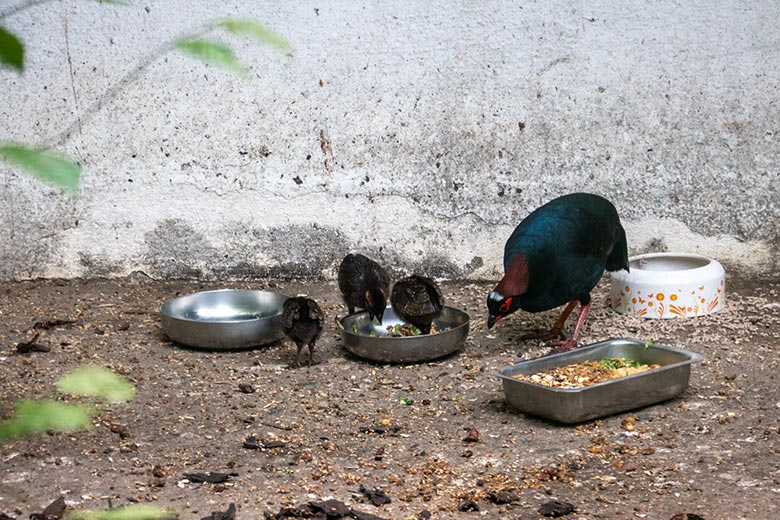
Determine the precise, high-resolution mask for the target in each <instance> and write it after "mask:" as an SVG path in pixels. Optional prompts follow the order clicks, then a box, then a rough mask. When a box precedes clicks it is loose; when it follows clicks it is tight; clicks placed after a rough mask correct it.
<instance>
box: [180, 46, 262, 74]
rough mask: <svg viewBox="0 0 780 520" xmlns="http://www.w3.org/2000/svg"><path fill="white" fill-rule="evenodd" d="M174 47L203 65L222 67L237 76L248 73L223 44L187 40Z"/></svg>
mask: <svg viewBox="0 0 780 520" xmlns="http://www.w3.org/2000/svg"><path fill="white" fill-rule="evenodd" d="M173 46H174V48H176V49H179V50H181V51H184V52H186V53H187V54H189V55H191V56H193V57H195V58H197V59H199V60H200V61H202V62H203V63H206V64H209V65H214V66H217V67H222V68H223V69H227V70H229V71H232V72H235V73H237V74H246V73H247V71H248V69H247V68H246V67H244V66H243V65H241V64H240V63H239V62H238V60H237V59H236V55H235V54H233V51H232V50H230V49H229V48H228V47H225V46H224V45H222V44H219V43H216V42H212V41H209V40H200V39H185V40H179V41H178V42H176V43H174V45H173Z"/></svg>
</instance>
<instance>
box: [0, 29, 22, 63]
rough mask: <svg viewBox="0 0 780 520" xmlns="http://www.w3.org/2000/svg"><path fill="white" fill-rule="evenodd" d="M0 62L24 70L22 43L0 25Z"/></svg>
mask: <svg viewBox="0 0 780 520" xmlns="http://www.w3.org/2000/svg"><path fill="white" fill-rule="evenodd" d="M0 63H2V64H3V65H5V66H6V67H9V68H12V69H16V70H17V71H18V72H22V71H23V70H24V45H23V44H22V42H20V41H19V39H18V38H17V37H16V36H14V35H13V34H11V33H10V32H8V31H7V30H6V29H5V28H4V27H3V26H1V25H0Z"/></svg>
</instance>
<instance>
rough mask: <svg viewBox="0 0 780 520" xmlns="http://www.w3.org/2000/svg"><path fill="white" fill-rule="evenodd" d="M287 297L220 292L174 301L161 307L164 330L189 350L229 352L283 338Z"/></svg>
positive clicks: (234, 291) (254, 293) (263, 293)
mask: <svg viewBox="0 0 780 520" xmlns="http://www.w3.org/2000/svg"><path fill="white" fill-rule="evenodd" d="M285 300H287V296H285V295H284V294H280V293H276V292H273V291H255V290H240V289H222V290H217V291H203V292H198V293H195V294H190V295H188V296H181V297H179V298H174V299H172V300H169V301H167V302H165V303H164V304H163V306H162V307H161V308H160V319H161V320H162V328H163V331H164V332H165V333H166V334H167V335H168V337H170V338H171V339H172V340H173V341H175V342H177V343H181V344H183V345H187V346H190V347H200V348H208V349H215V350H232V349H244V348H250V347H257V346H260V345H265V344H268V343H273V342H275V341H278V340H280V339H281V338H282V336H283V332H282V307H283V305H284V302H285Z"/></svg>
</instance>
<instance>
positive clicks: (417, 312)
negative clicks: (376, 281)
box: [390, 275, 444, 334]
mask: <svg viewBox="0 0 780 520" xmlns="http://www.w3.org/2000/svg"><path fill="white" fill-rule="evenodd" d="M390 303H391V304H392V306H393V310H394V311H395V313H396V314H397V315H398V316H400V317H401V318H403V319H404V321H406V322H407V323H411V324H412V325H414V326H415V327H417V328H418V329H420V332H422V333H423V334H429V333H430V331H431V323H433V320H434V319H435V318H436V317H437V316H439V314H441V311H442V309H443V308H444V297H443V296H442V294H441V290H440V289H439V286H438V285H436V283H435V282H434V281H433V280H431V279H430V278H425V277H423V276H418V275H412V276H407V277H406V278H403V279H401V280H398V281H397V282H396V283H395V285H394V286H393V292H392V293H391V294H390Z"/></svg>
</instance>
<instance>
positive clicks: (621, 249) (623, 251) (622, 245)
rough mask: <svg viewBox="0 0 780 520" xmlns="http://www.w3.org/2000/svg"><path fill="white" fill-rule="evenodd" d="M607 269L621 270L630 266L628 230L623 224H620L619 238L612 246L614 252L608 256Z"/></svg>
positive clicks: (618, 229)
mask: <svg viewBox="0 0 780 520" xmlns="http://www.w3.org/2000/svg"><path fill="white" fill-rule="evenodd" d="M606 267H607V271H620V270H621V269H625V270H626V271H629V268H628V244H627V243H626V232H625V230H624V229H623V226H621V225H620V224H618V228H617V238H616V240H615V246H614V247H613V248H612V252H611V253H610V254H609V256H608V257H607V265H606Z"/></svg>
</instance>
